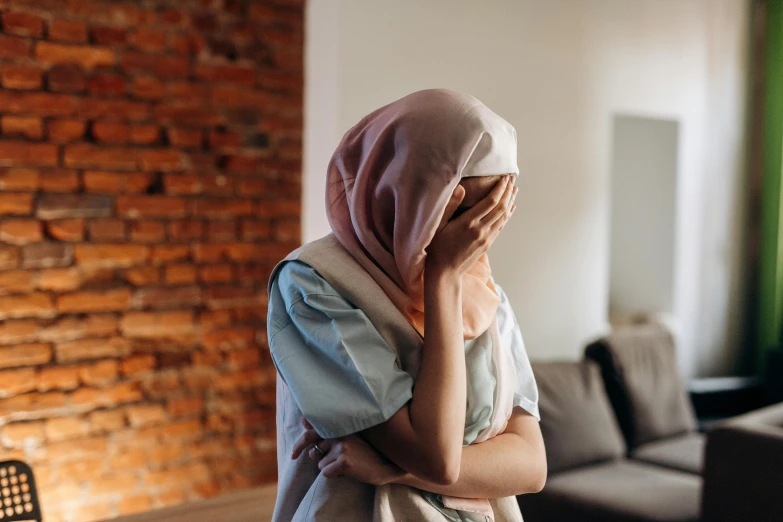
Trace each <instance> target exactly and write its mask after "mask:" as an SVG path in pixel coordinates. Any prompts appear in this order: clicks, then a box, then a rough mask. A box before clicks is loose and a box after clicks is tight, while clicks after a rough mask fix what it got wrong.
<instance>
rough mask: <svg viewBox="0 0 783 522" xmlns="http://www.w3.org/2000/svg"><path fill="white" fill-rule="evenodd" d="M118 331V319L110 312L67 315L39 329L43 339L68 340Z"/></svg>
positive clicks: (112, 333)
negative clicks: (80, 315) (82, 315)
mask: <svg viewBox="0 0 783 522" xmlns="http://www.w3.org/2000/svg"><path fill="white" fill-rule="evenodd" d="M115 333H117V319H116V318H115V317H114V316H113V315H109V314H90V315H88V316H86V317H83V318H78V317H65V318H63V319H60V320H59V321H57V322H56V323H54V324H52V325H50V326H47V327H46V328H44V329H42V330H39V332H38V337H39V338H40V339H41V340H42V341H57V342H62V341H67V340H72V339H81V338H83V337H104V336H107V335H114V334H115Z"/></svg>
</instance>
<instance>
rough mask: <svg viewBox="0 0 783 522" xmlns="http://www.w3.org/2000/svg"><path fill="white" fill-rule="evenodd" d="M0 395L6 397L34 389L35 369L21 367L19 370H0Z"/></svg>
mask: <svg viewBox="0 0 783 522" xmlns="http://www.w3.org/2000/svg"><path fill="white" fill-rule="evenodd" d="M0 382H2V383H3V384H2V385H0V397H8V396H10V395H17V394H19V393H26V392H29V391H33V390H34V389H35V370H34V369H32V368H22V369H20V370H4V371H0Z"/></svg>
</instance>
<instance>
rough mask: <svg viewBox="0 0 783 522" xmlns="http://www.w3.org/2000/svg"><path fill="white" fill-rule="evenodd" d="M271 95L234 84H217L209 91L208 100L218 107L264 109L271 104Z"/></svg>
mask: <svg viewBox="0 0 783 522" xmlns="http://www.w3.org/2000/svg"><path fill="white" fill-rule="evenodd" d="M271 100H272V98H271V96H270V95H269V94H267V93H265V92H261V91H253V90H250V89H245V88H243V87H238V86H236V85H218V86H215V87H212V89H211V91H210V101H211V102H212V104H213V105H216V106H220V107H247V108H249V109H256V110H258V109H261V110H263V109H265V108H266V107H269V106H270V104H271Z"/></svg>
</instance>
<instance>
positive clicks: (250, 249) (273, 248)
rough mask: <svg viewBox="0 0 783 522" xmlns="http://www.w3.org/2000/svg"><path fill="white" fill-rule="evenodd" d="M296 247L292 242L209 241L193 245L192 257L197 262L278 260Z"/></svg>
mask: <svg viewBox="0 0 783 522" xmlns="http://www.w3.org/2000/svg"><path fill="white" fill-rule="evenodd" d="M295 248H296V246H295V245H292V244H285V243H282V244H274V243H272V244H258V243H209V244H197V245H194V246H193V259H194V260H195V261H196V262H198V263H204V262H207V263H208V262H213V261H221V260H228V261H259V260H264V259H268V260H279V259H282V258H284V257H285V256H286V255H288V254H289V253H290V252H291V251H292V250H294V249H295Z"/></svg>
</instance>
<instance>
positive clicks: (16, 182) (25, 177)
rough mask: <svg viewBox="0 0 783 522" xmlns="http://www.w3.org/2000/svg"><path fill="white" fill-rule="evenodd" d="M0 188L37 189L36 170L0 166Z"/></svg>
mask: <svg viewBox="0 0 783 522" xmlns="http://www.w3.org/2000/svg"><path fill="white" fill-rule="evenodd" d="M0 190H3V191H11V190H28V191H34V190H38V171H37V170H34V169H24V168H10V169H9V168H0ZM28 197H29V195H28Z"/></svg>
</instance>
